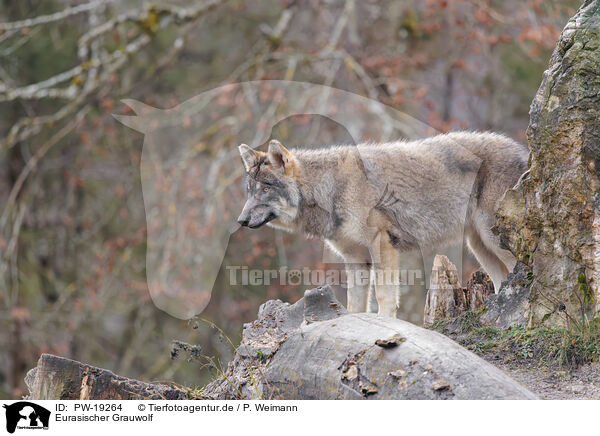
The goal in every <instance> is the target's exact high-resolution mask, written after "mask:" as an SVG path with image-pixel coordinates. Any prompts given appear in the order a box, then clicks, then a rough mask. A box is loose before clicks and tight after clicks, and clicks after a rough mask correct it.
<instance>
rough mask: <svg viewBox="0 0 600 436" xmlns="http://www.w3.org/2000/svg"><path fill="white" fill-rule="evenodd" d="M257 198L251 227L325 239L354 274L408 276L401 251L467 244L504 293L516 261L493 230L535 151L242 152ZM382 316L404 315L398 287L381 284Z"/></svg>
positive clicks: (249, 206)
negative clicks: (503, 200)
mask: <svg viewBox="0 0 600 436" xmlns="http://www.w3.org/2000/svg"><path fill="white" fill-rule="evenodd" d="M239 151H240V154H241V157H242V161H243V163H244V166H245V169H246V174H247V177H246V183H247V186H246V188H247V192H248V200H247V201H246V204H245V205H244V209H243V210H242V213H241V214H240V216H239V218H238V223H239V224H241V225H242V226H248V227H250V228H257V227H260V226H262V225H264V224H269V225H271V226H273V227H277V228H282V229H285V230H288V231H292V232H301V233H304V234H305V235H307V236H313V237H319V238H322V239H323V240H324V241H325V242H326V243H327V244H328V245H329V246H330V247H331V248H332V249H333V250H334V251H335V252H337V253H338V254H339V255H340V256H341V257H342V258H343V259H344V262H345V264H346V271H347V274H348V275H350V274H353V275H355V274H356V273H357V271H361V270H362V271H364V270H367V271H371V274H372V270H373V268H374V265H376V266H377V267H379V268H383V269H384V270H391V271H394V270H398V269H399V268H400V265H399V253H400V252H402V251H407V250H412V249H415V248H419V249H420V250H421V252H422V253H423V255H424V257H425V254H426V253H433V254H435V252H434V250H435V249H436V248H437V247H441V246H444V245H447V244H449V243H453V242H456V240H457V239H460V240H461V241H462V239H463V238H464V239H466V242H467V244H468V246H469V247H470V249H471V250H472V252H473V254H474V255H475V257H476V258H477V260H478V262H479V263H480V264H481V266H482V267H483V269H484V270H485V271H486V272H487V273H488V274H489V276H490V277H491V279H492V281H493V283H494V288H495V289H496V292H497V291H498V289H499V287H500V284H501V282H502V281H503V280H506V277H507V274H508V271H509V270H512V268H513V267H514V265H515V258H514V256H513V255H512V254H511V253H510V252H509V251H507V250H504V249H502V248H501V247H500V241H499V238H498V237H497V236H496V235H494V234H493V233H492V232H491V230H490V228H491V227H492V226H493V224H494V222H495V213H496V210H497V208H498V204H499V201H500V200H501V198H502V196H503V195H504V193H505V192H506V190H507V189H509V188H511V187H513V186H514V185H515V184H516V183H517V182H518V180H519V178H520V177H521V175H522V174H523V173H524V172H525V171H526V170H527V159H528V150H527V149H526V148H525V147H524V146H523V145H520V144H518V143H517V142H515V141H513V140H511V139H509V138H507V137H505V136H502V135H499V134H494V133H474V132H455V133H448V134H444V135H438V136H433V137H430V138H425V139H421V140H415V141H397V142H389V143H383V144H372V143H364V144H358V145H340V146H337V145H336V146H328V147H324V148H318V149H300V148H297V149H289V150H288V149H286V148H285V147H284V146H283V145H282V144H281V143H280V142H279V141H276V140H272V141H271V142H270V143H269V146H268V151H267V152H262V151H257V150H254V149H252V148H250V147H249V146H247V145H245V144H242V145H240V146H239ZM368 290H369V284H368V283H366V284H365V283H359V284H354V285H352V286H349V287H348V303H347V306H348V310H349V311H351V312H364V311H366V310H367V302H368ZM375 296H376V299H377V303H378V307H379V309H378V311H379V314H380V315H385V316H396V311H397V308H398V304H399V301H398V298H399V289H398V285H397V284H389V283H386V284H380V283H375Z"/></svg>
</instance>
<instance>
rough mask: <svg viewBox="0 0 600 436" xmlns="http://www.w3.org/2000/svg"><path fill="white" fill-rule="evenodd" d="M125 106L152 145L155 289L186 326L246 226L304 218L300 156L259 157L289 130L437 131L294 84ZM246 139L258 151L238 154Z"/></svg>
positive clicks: (145, 170)
mask: <svg viewBox="0 0 600 436" xmlns="http://www.w3.org/2000/svg"><path fill="white" fill-rule="evenodd" d="M124 103H125V104H127V105H128V106H129V107H130V108H132V109H133V111H134V112H135V114H136V115H135V116H126V115H115V118H116V119H118V120H119V121H120V122H122V123H123V124H125V125H127V126H129V127H131V128H133V129H135V130H137V131H140V132H142V133H144V135H145V136H144V146H143V149H142V156H141V162H140V173H141V181H142V193H143V196H144V207H145V212H146V220H147V246H146V274H147V280H148V288H149V291H150V295H151V297H152V300H153V302H154V304H155V305H156V306H157V307H158V308H160V309H162V310H164V311H166V312H167V313H169V314H171V315H172V316H175V317H178V318H181V319H188V318H190V317H193V316H194V315H197V314H199V313H201V312H202V311H203V310H204V308H205V307H206V306H207V304H208V302H209V301H210V296H211V292H212V289H213V286H214V283H215V280H216V277H217V274H218V273H219V271H220V269H221V264H222V261H223V258H224V255H225V251H226V249H227V246H228V243H229V237H230V235H231V234H232V233H233V232H235V231H237V230H238V229H239V225H238V223H239V224H241V225H244V226H249V227H259V226H262V225H264V224H266V223H268V222H271V221H273V224H274V223H275V221H277V222H280V223H282V224H284V225H285V223H286V222H289V221H291V220H293V219H294V218H295V214H296V213H297V212H298V203H299V201H301V200H300V198H299V195H298V191H297V189H296V188H295V181H294V180H295V177H296V176H297V174H296V173H295V171H296V167H295V165H294V155H293V153H292V152H290V151H288V149H286V147H284V146H283V145H282V144H281V143H279V142H276V141H274V142H271V143H270V145H269V148H268V151H267V152H260V151H257V150H256V148H257V147H258V146H259V145H260V144H265V143H266V142H267V141H268V139H269V138H271V136H272V133H273V128H274V126H276V125H277V124H278V123H279V122H280V121H282V120H285V119H287V118H289V117H291V116H295V115H307V114H311V115H321V116H323V117H327V118H329V119H331V120H333V121H335V122H336V123H338V124H340V125H342V126H344V127H346V129H347V130H348V133H349V134H350V136H351V137H352V139H353V141H354V143H358V142H360V140H362V139H364V138H371V139H373V140H376V141H385V140H389V139H392V138H398V137H408V138H412V137H420V136H425V135H426V134H427V133H428V132H430V130H431V129H430V127H429V126H427V125H425V124H423V123H420V122H418V121H416V120H414V119H413V118H410V117H408V116H406V115H404V114H402V113H400V112H397V111H395V110H394V109H392V108H390V107H387V106H385V105H383V104H381V103H378V102H376V101H373V100H370V99H367V98H365V97H361V96H359V95H356V94H352V93H349V92H346V91H342V90H338V89H334V88H330V87H327V86H322V85H315V84H310V83H301V82H291V81H277V80H265V81H256V82H245V83H239V84H230V85H226V86H222V87H219V88H215V89H213V90H210V91H207V92H204V93H202V94H200V95H198V96H196V97H193V98H191V99H190V100H187V101H186V102H184V103H182V104H180V105H178V106H176V107H173V108H171V109H166V110H161V109H156V108H153V107H150V106H148V105H146V104H144V103H141V102H138V101H133V100H125V101H124ZM242 138H244V139H246V140H247V141H248V143H249V145H242V146H240V147H239V151H238V150H236V147H235V146H236V145H238V144H239V143H240V142H241V141H239V140H240V139H242ZM248 138H249V139H248ZM238 153H241V155H242V160H243V162H244V166H242V165H240V164H239V154H238ZM244 169H245V170H246V171H243V170H244ZM244 173H245V174H246V191H247V195H248V197H247V202H246V207H245V208H244V210H243V212H242V214H241V215H240V216H239V218H238V219H237V222H236V216H238V214H239V210H240V208H241V205H242V204H243V202H244V196H245V195H244V191H243V186H242V184H241V183H240V182H239V181H240V180H241V179H242V177H243V175H244Z"/></svg>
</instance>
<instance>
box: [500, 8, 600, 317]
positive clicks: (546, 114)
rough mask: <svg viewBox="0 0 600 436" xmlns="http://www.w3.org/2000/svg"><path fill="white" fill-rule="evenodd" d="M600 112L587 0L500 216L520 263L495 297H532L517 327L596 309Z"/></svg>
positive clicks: (558, 54) (598, 53)
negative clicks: (524, 166)
mask: <svg viewBox="0 0 600 436" xmlns="http://www.w3.org/2000/svg"><path fill="white" fill-rule="evenodd" d="M599 110H600V0H587V1H586V2H585V3H584V4H583V6H582V7H581V8H580V9H579V11H578V12H577V14H576V15H575V16H574V17H573V18H572V19H571V20H570V21H569V23H568V24H567V26H566V27H565V29H564V30H563V32H562V34H561V37H560V40H559V41H558V45H557V47H556V49H555V51H554V53H553V55H552V58H551V60H550V67H549V68H548V70H547V71H546V72H545V73H544V78H543V81H542V84H541V86H540V88H539V90H538V92H537V95H536V96H535V99H534V100H533V103H532V105H531V111H530V115H531V120H530V125H529V129H528V139H529V148H530V150H531V156H530V165H529V167H530V169H529V172H528V173H526V175H525V176H524V177H523V178H522V180H521V181H520V182H519V184H518V185H517V186H516V187H515V188H514V189H513V190H510V191H508V192H507V193H506V195H505V197H504V200H503V202H502V204H501V207H500V211H499V214H498V215H499V220H498V224H497V226H496V230H497V231H498V233H499V234H500V237H501V240H502V241H503V244H505V246H506V247H507V248H509V249H510V250H511V251H512V252H513V253H515V254H516V256H517V258H518V260H519V261H520V262H521V263H522V265H521V264H519V269H520V270H519V272H518V273H519V274H516V273H517V271H515V274H514V275H515V276H519V278H518V280H517V281H514V282H511V281H509V283H508V286H505V287H504V288H503V289H502V290H501V292H500V295H499V296H498V297H499V298H501V299H502V298H503V296H502V294H507V295H509V294H510V295H512V294H518V295H521V296H524V298H525V299H526V302H525V304H520V303H519V304H512V306H513V307H516V308H518V310H519V311H520V312H519V313H515V314H510V315H511V316H510V318H511V319H512V320H513V322H512V323H513V324H514V323H515V322H527V323H528V324H529V326H530V327H534V326H539V325H548V326H569V325H573V323H576V324H582V323H584V324H585V323H587V322H588V321H589V320H591V319H592V318H593V317H595V316H597V315H598V312H599V309H600V306H599V304H598V298H599V288H600V215H599V212H600V210H599V208H600V195H599V194H600V177H599V170H600V122H599V121H600V117H599ZM505 300H506V299H505ZM491 305H492V306H493V305H494V303H493V302H491ZM492 309H493V307H492ZM505 315H506V314H505Z"/></svg>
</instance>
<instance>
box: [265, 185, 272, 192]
mask: <svg viewBox="0 0 600 436" xmlns="http://www.w3.org/2000/svg"><path fill="white" fill-rule="evenodd" d="M270 190H271V188H269V187H268V186H265V187H264V188H263V192H269V191H270Z"/></svg>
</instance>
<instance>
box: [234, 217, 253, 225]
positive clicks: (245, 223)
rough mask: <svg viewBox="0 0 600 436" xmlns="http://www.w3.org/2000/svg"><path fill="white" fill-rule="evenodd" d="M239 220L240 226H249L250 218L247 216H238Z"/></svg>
mask: <svg viewBox="0 0 600 436" xmlns="http://www.w3.org/2000/svg"><path fill="white" fill-rule="evenodd" d="M237 222H238V224H239V225H240V226H244V227H247V226H248V223H249V222H250V220H249V219H245V218H238V220H237Z"/></svg>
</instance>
